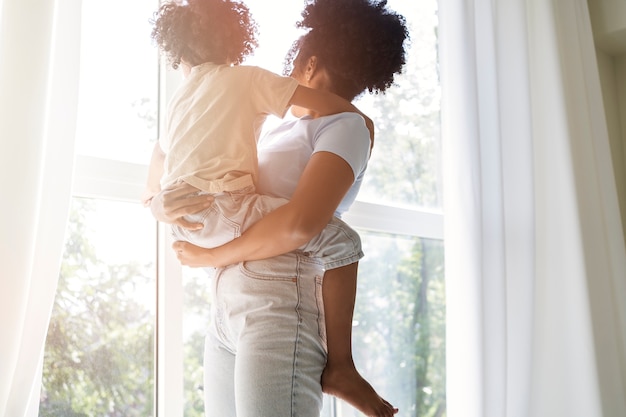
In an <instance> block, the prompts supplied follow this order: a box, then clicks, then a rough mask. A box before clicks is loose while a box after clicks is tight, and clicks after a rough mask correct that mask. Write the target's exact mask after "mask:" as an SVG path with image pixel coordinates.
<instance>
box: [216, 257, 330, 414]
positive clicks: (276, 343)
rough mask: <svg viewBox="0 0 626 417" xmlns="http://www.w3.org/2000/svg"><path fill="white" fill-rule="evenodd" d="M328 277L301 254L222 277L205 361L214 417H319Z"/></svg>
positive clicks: (241, 266)
mask: <svg viewBox="0 0 626 417" xmlns="http://www.w3.org/2000/svg"><path fill="white" fill-rule="evenodd" d="M323 272H324V270H323V268H322V267H321V265H320V264H319V263H318V262H316V261H314V260H313V259H311V258H307V257H305V256H303V255H300V254H295V253H289V254H286V255H281V256H278V257H276V258H272V259H269V260H263V261H254V262H244V263H241V264H239V265H233V266H230V267H228V268H225V269H220V270H218V271H217V272H216V274H215V276H214V278H213V281H212V283H213V285H212V286H213V304H212V314H211V318H212V320H211V325H210V328H209V332H208V335H207V338H206V344H205V356H204V371H205V374H204V395H205V413H206V416H207V417H209V416H210V417H214V416H215V417H217V416H219V417H235V416H236V417H291V416H294V417H319V415H320V411H321V408H322V389H321V385H320V378H321V375H322V371H323V369H324V366H325V364H326V349H325V345H326V344H325V327H324V313H323V301H322V287H321V286H322V275H323Z"/></svg>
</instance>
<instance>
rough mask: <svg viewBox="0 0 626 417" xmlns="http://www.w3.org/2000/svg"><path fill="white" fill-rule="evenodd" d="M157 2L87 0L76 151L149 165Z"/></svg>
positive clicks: (153, 122)
mask: <svg viewBox="0 0 626 417" xmlns="http://www.w3.org/2000/svg"><path fill="white" fill-rule="evenodd" d="M157 7H158V2H157V1H156V0H154V1H153V0H151V1H128V0H110V1H106V2H97V1H94V0H88V1H83V3H82V9H83V16H82V18H83V25H82V43H81V45H82V47H81V68H80V90H79V108H78V121H77V152H78V153H80V154H83V155H89V156H97V157H101V158H110V159H117V160H123V161H126V162H136V163H142V164H145V163H147V162H148V159H149V157H150V154H151V150H152V146H153V145H152V144H151V143H154V141H155V140H156V137H157V96H158V81H157V80H158V70H159V66H158V51H157V49H156V47H155V46H153V45H152V44H151V40H150V31H151V26H150V23H149V19H150V18H151V17H152V13H153V12H154V11H155V10H156V9H157Z"/></svg>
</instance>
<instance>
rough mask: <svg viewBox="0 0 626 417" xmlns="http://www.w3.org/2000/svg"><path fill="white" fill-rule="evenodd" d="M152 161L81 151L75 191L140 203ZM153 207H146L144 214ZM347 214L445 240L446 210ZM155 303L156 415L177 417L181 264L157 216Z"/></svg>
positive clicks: (353, 220)
mask: <svg viewBox="0 0 626 417" xmlns="http://www.w3.org/2000/svg"><path fill="white" fill-rule="evenodd" d="M147 172H148V166H147V164H146V165H142V164H135V163H130V162H124V161H117V160H111V159H103V158H96V157H92V156H84V155H77V156H76V160H75V171H74V179H73V189H72V196H73V197H87V198H94V199H109V200H117V201H125V202H135V203H137V204H140V200H139V196H140V195H141V193H142V191H143V189H144V186H145V182H146V178H147ZM149 215H150V212H149V210H148V209H147V208H146V216H149ZM345 220H346V222H347V223H349V224H350V225H351V226H353V227H356V228H359V229H363V230H367V231H374V232H382V233H390V234H397V235H408V236H413V237H418V238H429V239H437V240H443V213H442V212H441V211H435V210H423V209H408V208H399V207H392V206H386V205H381V204H373V203H365V202H361V201H358V200H357V201H356V202H355V204H354V205H353V207H352V208H351V209H350V211H349V212H348V213H346V214H345ZM155 233H157V247H156V248H155V262H156V271H157V277H156V278H157V279H156V282H157V300H156V303H157V306H156V312H157V313H156V314H157V317H156V329H155V331H156V335H155V336H156V337H155V340H156V341H157V342H156V345H155V367H156V369H155V383H154V386H155V399H154V401H155V415H156V416H167V417H176V416H182V415H183V411H184V389H183V388H184V387H183V382H184V376H183V359H184V357H183V282H182V268H181V266H180V264H179V263H178V260H177V259H176V256H175V255H174V252H173V251H172V250H171V249H170V248H171V244H172V238H171V236H170V234H169V233H167V230H166V225H163V224H159V223H157V222H156V221H155Z"/></svg>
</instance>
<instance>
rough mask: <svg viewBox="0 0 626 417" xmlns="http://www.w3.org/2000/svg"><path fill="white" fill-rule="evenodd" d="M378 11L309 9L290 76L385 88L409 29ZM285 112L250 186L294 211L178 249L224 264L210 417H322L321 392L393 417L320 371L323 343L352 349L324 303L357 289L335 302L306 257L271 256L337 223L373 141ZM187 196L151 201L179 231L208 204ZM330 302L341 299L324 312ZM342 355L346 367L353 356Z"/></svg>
mask: <svg viewBox="0 0 626 417" xmlns="http://www.w3.org/2000/svg"><path fill="white" fill-rule="evenodd" d="M385 4H386V2H384V1H383V2H378V3H370V2H369V1H367V0H317V1H315V2H313V3H311V4H309V5H308V6H306V8H305V10H304V12H303V20H302V22H300V24H299V25H300V26H301V27H303V28H306V29H309V31H308V33H307V34H306V35H304V36H303V37H302V38H301V39H300V40H299V41H298V42H297V43H296V44H295V45H294V48H293V49H292V52H291V55H290V56H291V58H293V57H295V59H294V60H293V66H294V68H293V72H292V73H291V75H292V76H293V77H294V78H296V79H297V80H298V81H299V82H300V83H301V84H303V85H305V86H308V87H313V88H317V89H322V90H326V91H330V92H333V93H335V94H338V95H340V96H342V97H344V98H346V99H348V100H353V99H354V98H355V97H356V96H358V95H359V94H361V93H362V92H363V91H365V90H369V91H370V92H378V91H384V90H385V89H387V88H388V87H389V86H390V85H391V84H392V82H393V77H394V74H395V73H398V72H400V70H401V68H402V65H403V64H404V46H403V43H404V40H405V39H406V37H407V30H406V27H405V25H404V19H403V18H402V17H401V16H399V15H397V14H395V13H393V12H391V11H389V10H387V9H385ZM291 112H292V114H293V116H295V117H291V118H288V119H286V120H284V121H283V122H282V124H281V125H280V126H278V127H277V128H275V129H273V130H272V131H270V132H269V133H268V135H267V136H266V137H265V138H263V139H262V140H261V141H260V143H259V167H260V180H259V184H258V189H259V191H260V192H261V193H265V194H270V195H274V196H278V197H287V198H290V201H289V202H288V203H287V204H285V205H284V206H282V207H280V208H278V209H276V210H275V211H274V212H272V213H270V214H269V215H267V216H266V217H264V218H263V219H262V220H260V221H259V222H258V223H256V224H255V225H253V226H252V227H251V228H250V229H248V230H247V231H246V232H245V233H244V234H243V235H242V236H241V237H240V238H238V239H236V240H234V241H232V242H230V243H228V244H226V245H224V246H221V247H218V248H215V249H211V250H205V249H201V248H198V247H195V246H193V245H190V244H188V243H184V242H178V243H176V244H175V249H176V250H177V253H178V256H179V259H180V260H181V262H182V263H184V264H187V265H190V266H216V267H225V266H226V265H230V266H228V267H225V268H221V269H218V271H217V273H216V275H215V278H214V281H213V297H214V298H213V299H214V303H213V311H212V324H211V329H210V332H209V336H208V337H207V343H206V348H205V401H206V403H205V404H206V405H205V407H206V410H207V415H220V416H228V415H232V416H235V415H237V416H240V417H241V416H255V417H256V416H288V415H294V416H309V415H310V416H314V415H319V411H320V409H321V392H322V388H323V390H324V392H327V393H329V394H333V395H337V396H338V397H340V398H343V399H345V400H346V401H348V402H349V403H351V404H352V405H354V406H355V407H356V408H358V409H359V410H360V411H362V412H363V413H364V414H366V415H371V416H392V415H393V414H394V413H395V412H397V410H396V409H394V408H393V407H392V406H391V405H389V403H387V402H386V401H385V400H383V399H382V398H380V397H379V396H378V394H376V392H375V391H374V390H373V388H372V387H371V386H370V385H369V384H368V383H367V382H366V381H365V380H364V379H363V378H362V377H361V376H360V375H359V374H358V372H356V369H354V367H352V371H349V372H338V373H334V374H328V373H326V372H324V369H325V361H326V354H325V340H324V336H326V337H327V340H328V341H332V342H335V341H336V340H337V339H339V338H344V339H345V338H347V340H343V341H342V343H341V344H342V345H343V346H348V347H349V346H350V343H351V341H350V334H351V328H349V326H348V328H345V329H340V331H336V332H329V333H328V334H326V332H325V330H324V328H323V327H324V326H323V325H324V317H323V314H326V315H328V316H334V315H342V314H345V311H335V309H334V308H333V309H329V308H328V307H329V306H330V305H333V306H342V307H341V308H342V309H348V310H349V312H350V314H351V312H352V309H353V307H354V292H355V288H356V281H355V282H353V283H351V284H352V289H351V291H349V293H348V294H346V293H342V292H337V288H333V287H328V286H327V285H324V286H323V287H322V284H321V277H322V275H323V273H324V271H323V270H322V268H321V267H320V265H319V264H318V263H317V262H316V261H315V260H312V259H310V258H308V257H307V256H306V254H304V253H287V254H285V255H280V256H276V255H278V254H281V253H286V252H288V251H291V250H294V249H295V248H297V247H299V246H300V245H301V244H302V243H303V242H306V241H308V240H309V239H311V238H313V237H314V236H315V235H316V234H317V233H319V232H320V231H321V230H322V229H323V228H324V226H325V225H326V224H327V223H328V221H329V219H330V218H331V217H332V216H333V214H337V215H340V214H341V213H343V212H345V210H347V208H348V207H349V206H350V204H351V203H352V202H353V201H354V198H355V196H356V194H357V192H358V188H359V186H360V183H361V180H362V176H363V173H364V170H365V166H366V164H367V158H368V156H369V149H370V146H371V145H370V141H369V137H368V135H367V133H366V131H365V133H364V130H363V129H362V128H361V129H359V128H358V126H356V125H355V124H354V123H355V120H354V117H357V116H354V115H351V116H350V115H346V114H340V115H335V116H327V117H317V115H316V114H315V113H314V112H311V111H308V110H306V109H302V108H292V111H291ZM360 123H361V124H362V120H361V121H360ZM192 191H195V190H192V189H189V188H187V187H185V186H183V187H181V188H174V189H169V190H165V191H164V192H162V193H161V194H160V195H159V196H158V197H157V198H155V199H154V200H153V204H152V207H153V212H154V213H155V216H156V217H157V218H158V219H159V220H162V221H167V222H171V223H177V222H178V224H185V223H184V222H183V221H181V220H180V217H181V216H183V215H186V214H188V213H192V212H195V211H198V210H199V209H202V208H204V207H206V206H207V205H208V204H209V202H208V201H207V200H206V197H191V198H189V196H188V194H189V193H190V192H192ZM336 210H337V212H336V213H335V211H336ZM186 225H187V226H189V225H188V224H186ZM271 256H275V257H274V258H272V259H265V258H268V257H271ZM260 259H265V260H260ZM244 261H245V262H244ZM322 291H323V294H320V293H321V292H322ZM333 297H340V298H341V299H343V300H344V301H343V303H336V302H335V303H328V300H330V299H331V298H333ZM322 298H323V300H324V305H322ZM324 306H326V310H325V311H324ZM322 312H323V313H322ZM345 355H349V357H348V360H349V362H352V357H351V352H350V349H349V348H348V349H346V351H345ZM350 372H351V373H350ZM320 381H321V384H320Z"/></svg>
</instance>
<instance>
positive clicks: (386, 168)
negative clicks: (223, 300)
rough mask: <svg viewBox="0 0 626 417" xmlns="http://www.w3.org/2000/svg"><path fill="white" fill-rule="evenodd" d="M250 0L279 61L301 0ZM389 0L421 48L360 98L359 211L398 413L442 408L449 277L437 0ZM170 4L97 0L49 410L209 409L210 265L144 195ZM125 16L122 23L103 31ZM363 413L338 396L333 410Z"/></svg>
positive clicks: (352, 216) (172, 78) (360, 302)
mask: <svg viewBox="0 0 626 417" xmlns="http://www.w3.org/2000/svg"><path fill="white" fill-rule="evenodd" d="M246 3H247V4H248V5H249V6H250V8H251V9H252V12H253V14H254V16H255V18H256V20H257V21H258V22H259V25H260V35H261V36H260V48H259V49H258V50H257V52H256V53H255V55H254V56H253V57H252V58H251V59H250V60H249V63H252V64H256V65H260V66H263V67H266V68H268V69H271V70H273V71H276V72H280V71H281V70H282V62H283V56H284V54H285V52H286V51H287V50H288V49H289V47H290V46H291V42H292V41H293V40H294V39H295V38H296V37H297V36H298V32H297V30H296V29H295V28H293V29H290V28H291V27H292V23H291V22H294V21H296V20H297V19H298V17H299V13H300V10H301V6H302V3H299V2H293V1H289V0H280V1H279V0H277V1H276V2H275V4H272V7H271V8H270V7H267V2H263V1H261V0H248V1H246ZM279 3H280V10H281V12H282V14H281V15H280V16H279V18H277V15H276V10H277V9H279V7H278V5H279ZM388 5H389V7H390V8H392V9H394V10H397V11H398V12H400V13H402V14H403V15H405V16H406V18H407V23H408V24H409V25H410V30H411V48H410V57H409V62H408V64H407V67H406V69H405V72H404V74H403V75H402V76H401V77H400V78H399V79H398V81H397V84H398V85H397V86H395V87H394V88H392V89H390V90H389V92H388V93H387V94H385V95H379V96H373V97H372V96H364V97H363V98H362V99H360V101H359V102H358V103H357V106H358V107H359V108H361V109H362V110H363V111H365V112H366V113H368V114H369V115H370V116H371V117H372V119H374V121H375V123H376V126H377V129H378V131H377V138H376V145H375V148H374V153H373V156H372V159H371V160H370V166H369V168H368V175H367V176H366V183H365V184H364V186H363V189H362V191H361V194H360V196H359V200H358V201H357V202H356V203H355V205H354V207H353V209H352V210H351V211H350V213H348V214H347V215H346V220H347V221H348V223H350V224H351V225H353V226H354V227H355V228H357V230H358V231H359V233H360V234H361V237H362V240H363V245H364V251H365V253H366V257H365V258H364V259H363V260H362V261H361V263H360V267H359V271H360V274H359V288H358V294H357V306H356V311H355V317H354V327H353V331H354V337H353V339H354V353H355V361H356V363H357V368H358V369H359V370H360V371H361V372H362V373H363V374H364V375H365V376H366V377H367V378H368V379H369V380H370V381H372V382H373V384H374V385H375V388H376V389H377V390H378V391H379V392H380V393H381V394H382V395H383V396H385V397H386V398H388V399H389V400H390V401H391V402H392V403H394V404H395V405H397V406H398V407H399V408H400V413H399V416H428V417H439V416H445V300H444V296H445V285H444V271H443V242H442V237H443V231H442V214H441V179H440V173H439V165H440V163H439V88H438V76H437V55H436V42H437V39H436V28H437V15H436V13H437V0H423V1H420V2H415V1H413V0H389V1H388ZM156 8H157V2H156V1H148V2H130V3H129V2H125V1H123V0H112V2H108V3H107V4H106V6H105V5H102V4H100V3H95V2H93V1H85V2H83V19H84V21H83V39H82V43H83V50H82V64H81V82H80V109H79V125H78V128H77V135H78V138H77V141H78V142H77V153H78V156H77V166H76V178H75V186H74V194H75V197H74V199H73V208H72V216H71V219H70V222H69V225H68V232H67V241H66V253H65V258H64V261H63V267H62V270H61V272H60V276H61V279H60V282H59V291H58V295H57V299H56V301H55V308H54V311H53V316H52V320H51V325H50V330H49V334H48V341H47V346H46V353H45V364H44V384H43V390H42V396H41V404H40V415H42V416H72V415H75V416H84V415H89V416H113V415H124V416H133V415H137V416H139V415H141V416H146V415H156V414H157V412H158V414H159V415H161V416H171V415H181V414H182V415H184V416H185V417H199V416H203V410H204V405H203V403H202V369H201V364H202V350H203V337H204V332H205V329H206V327H207V323H208V320H209V317H208V305H209V303H210V299H209V296H208V288H207V286H206V280H207V277H206V274H205V273H204V272H203V271H202V270H200V269H189V268H180V267H179V265H178V263H177V261H176V259H175V258H174V256H173V254H172V253H171V251H170V249H169V243H170V242H169V241H168V239H169V238H168V237H167V234H166V233H165V229H164V228H163V227H161V226H157V225H156V223H155V222H154V221H153V220H152V219H151V217H150V215H149V213H148V212H147V210H145V209H143V208H142V207H141V206H140V204H139V203H138V200H139V196H140V194H141V191H142V189H143V184H144V182H145V175H146V164H147V162H148V160H149V157H150V153H151V148H152V146H153V144H154V141H155V140H156V137H157V135H158V124H159V113H160V112H159V109H162V108H164V105H165V103H166V102H167V99H168V96H169V95H170V94H171V92H172V91H173V90H174V89H175V86H176V83H177V80H178V78H179V76H178V74H176V73H173V72H171V71H165V70H163V66H162V67H161V70H159V65H158V59H157V58H158V56H157V51H156V48H155V47H154V46H153V45H151V43H150V30H151V29H150V25H149V22H148V21H149V19H150V18H151V16H152V13H153V12H154V10H156ZM122 9H123V10H124V13H120V10H122ZM111 22H114V23H115V27H116V31H115V32H114V33H113V34H112V35H111V36H103V35H102V34H103V33H107V34H111V31H110V30H108V31H107V30H105V28H106V27H107V26H110V25H111ZM166 394H167V395H166ZM356 415H357V413H356V412H355V411H354V410H353V409H351V407H349V406H347V405H345V404H342V403H341V402H339V401H335V400H334V399H333V398H326V399H325V406H324V416H325V417H331V416H332V417H336V416H342V417H347V416H356Z"/></svg>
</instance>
